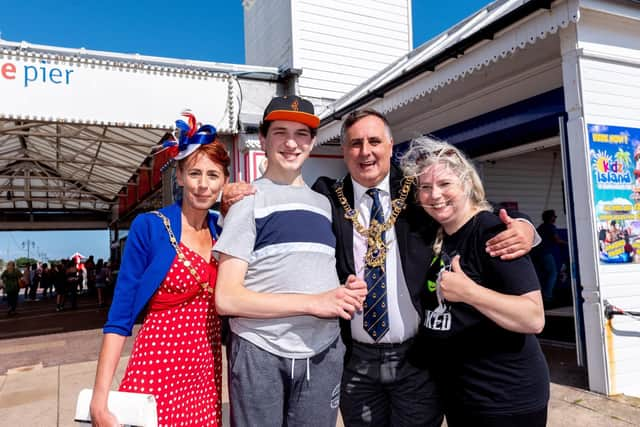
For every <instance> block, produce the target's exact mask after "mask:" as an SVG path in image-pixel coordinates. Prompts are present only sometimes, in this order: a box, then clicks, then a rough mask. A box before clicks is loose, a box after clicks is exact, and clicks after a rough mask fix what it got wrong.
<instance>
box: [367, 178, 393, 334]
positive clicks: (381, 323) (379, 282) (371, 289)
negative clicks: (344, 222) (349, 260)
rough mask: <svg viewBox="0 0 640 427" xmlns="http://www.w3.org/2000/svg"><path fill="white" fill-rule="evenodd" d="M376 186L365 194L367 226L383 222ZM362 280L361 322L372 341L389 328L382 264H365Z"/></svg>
mask: <svg viewBox="0 0 640 427" xmlns="http://www.w3.org/2000/svg"><path fill="white" fill-rule="evenodd" d="M379 191H380V190H378V189H377V188H370V189H369V190H367V194H368V195H369V196H370V197H371V198H372V199H373V204H372V205H371V217H370V219H369V226H371V222H372V221H373V220H374V219H375V220H376V221H378V223H380V224H384V214H383V212H382V206H380V199H379V198H378V192H379ZM384 234H385V233H384V232H383V233H382V236H381V239H382V241H383V242H384V241H385V235H384ZM364 281H365V282H366V283H367V297H366V298H365V300H364V305H363V312H364V314H363V323H362V326H363V327H364V330H365V331H367V333H368V334H369V336H371V338H373V340H374V341H378V340H379V339H380V338H382V337H383V336H384V334H386V333H387V331H388V330H389V313H388V311H387V280H386V277H385V273H384V265H383V266H380V267H370V266H365V269H364Z"/></svg>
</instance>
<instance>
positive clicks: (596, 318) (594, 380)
mask: <svg viewBox="0 0 640 427" xmlns="http://www.w3.org/2000/svg"><path fill="white" fill-rule="evenodd" d="M577 25H578V24H571V25H569V26H568V27H567V28H565V29H561V30H560V40H561V42H560V43H561V53H562V77H563V86H564V97H565V108H566V111H567V114H568V121H567V138H568V140H569V147H570V149H569V160H570V162H571V174H572V187H571V191H572V193H573V201H574V209H573V211H574V213H575V217H574V221H575V227H576V231H577V233H576V240H577V246H578V252H579V264H578V265H577V269H578V271H579V273H580V283H581V285H582V297H583V298H584V302H583V306H582V308H583V313H584V323H585V338H586V353H587V354H586V356H587V372H588V378H589V389H590V390H592V391H597V392H599V393H605V394H609V392H610V390H609V379H608V369H607V356H606V351H605V339H604V328H603V325H604V321H605V320H604V311H603V307H602V296H601V294H600V285H599V280H598V265H599V261H598V258H597V256H596V254H597V253H598V252H597V246H596V244H597V242H596V241H595V237H594V236H596V224H595V223H594V214H593V209H594V204H593V188H592V184H591V173H590V168H589V149H588V147H589V141H588V138H587V134H586V126H585V122H584V106H583V104H582V85H581V74H580V57H579V53H578V50H577V47H578V36H577ZM576 303H577V302H576Z"/></svg>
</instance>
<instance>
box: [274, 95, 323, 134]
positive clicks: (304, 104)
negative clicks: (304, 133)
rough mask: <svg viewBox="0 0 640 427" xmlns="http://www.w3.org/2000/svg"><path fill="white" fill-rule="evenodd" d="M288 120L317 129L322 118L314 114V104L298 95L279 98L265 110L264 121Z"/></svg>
mask: <svg viewBox="0 0 640 427" xmlns="http://www.w3.org/2000/svg"><path fill="white" fill-rule="evenodd" d="M274 120H288V121H291V122H298V123H302V124H305V125H307V126H309V127H310V128H311V129H317V128H318V126H319V125H320V117H318V116H316V115H315V114H314V109H313V104H312V103H311V102H309V101H307V100H306V99H303V98H300V97H299V96H296V95H285V96H277V97H275V98H273V99H271V102H269V105H267V108H265V109H264V114H263V115H262V121H263V122H264V121H269V122H272V121H274Z"/></svg>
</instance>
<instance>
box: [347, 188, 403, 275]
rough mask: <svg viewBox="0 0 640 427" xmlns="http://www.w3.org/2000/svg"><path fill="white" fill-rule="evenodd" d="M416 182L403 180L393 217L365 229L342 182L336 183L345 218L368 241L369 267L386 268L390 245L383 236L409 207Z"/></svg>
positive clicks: (393, 205) (366, 255) (395, 201)
mask: <svg viewBox="0 0 640 427" xmlns="http://www.w3.org/2000/svg"><path fill="white" fill-rule="evenodd" d="M414 180H415V178H414V177H405V178H404V179H403V180H402V188H401V189H400V197H398V198H397V199H394V200H393V201H392V202H391V216H389V219H387V220H386V221H385V222H384V223H383V224H381V223H379V222H378V221H376V220H375V219H373V220H371V224H369V228H364V226H363V225H362V224H360V221H358V211H356V210H355V209H353V208H352V207H351V206H349V202H348V201H347V198H346V197H345V195H344V191H343V184H342V180H338V181H336V184H335V191H336V195H337V196H338V200H339V201H340V205H341V206H342V209H344V217H345V218H346V219H348V220H349V221H351V223H353V228H354V229H355V230H356V231H357V232H358V233H359V234H360V235H361V236H363V237H364V238H365V239H367V253H366V254H365V256H364V262H365V263H366V264H367V266H369V267H382V268H384V263H385V260H386V259H387V249H388V245H387V244H386V243H385V241H384V239H383V238H382V235H383V234H384V232H385V231H387V230H389V229H391V227H393V226H394V224H395V223H396V220H397V219H398V215H400V212H402V211H403V210H404V208H406V207H407V197H408V196H409V191H410V190H411V185H412V184H413V181H414Z"/></svg>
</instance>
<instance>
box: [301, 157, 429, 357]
mask: <svg viewBox="0 0 640 427" xmlns="http://www.w3.org/2000/svg"><path fill="white" fill-rule="evenodd" d="M402 177H403V175H402V171H401V170H400V169H399V168H398V167H397V166H395V165H392V166H391V171H390V177H389V186H390V190H391V198H392V199H396V198H397V197H398V196H399V194H400V189H401V187H402ZM335 183H336V180H335V179H331V178H327V177H320V178H318V180H317V181H316V182H315V184H313V187H312V188H313V190H315V191H317V192H319V193H321V194H324V195H325V196H327V197H328V198H329V200H330V201H331V210H332V216H333V231H334V233H335V235H336V267H337V270H338V276H339V277H340V282H341V283H344V282H345V280H346V279H347V277H348V276H349V274H355V268H354V262H353V224H352V223H351V221H349V220H348V219H346V218H345V217H344V209H343V208H342V206H341V205H340V201H339V200H338V196H337V194H336V192H335ZM343 184H344V186H343V192H344V195H345V197H346V198H347V200H348V201H349V205H350V206H351V207H353V206H354V201H353V183H352V181H351V177H350V176H349V175H347V176H346V177H345V179H344V181H343ZM413 198H414V188H412V189H411V194H410V195H409V197H408V198H407V207H406V208H405V209H404V210H403V211H402V213H401V214H400V215H399V216H398V220H397V221H396V224H395V232H396V239H397V243H398V247H399V249H400V261H401V263H402V270H403V272H404V277H405V281H406V283H407V288H408V290H409V294H410V295H411V300H412V301H413V305H414V306H415V307H416V310H417V311H418V314H419V315H422V313H423V309H422V307H421V301H420V294H421V292H422V291H423V288H424V286H426V275H427V268H428V267H429V264H430V262H431V256H432V255H431V254H432V251H431V242H432V241H433V239H434V237H435V232H436V230H437V227H436V224H435V222H434V221H433V220H432V219H431V218H430V217H429V216H428V215H427V214H426V213H425V212H424V210H423V209H422V207H420V206H418V205H416V204H415V203H413ZM341 326H342V328H341V329H342V338H343V340H344V342H345V344H346V345H347V354H349V353H350V352H349V348H350V344H351V328H350V326H349V323H348V322H346V321H343V322H342V325H341Z"/></svg>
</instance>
